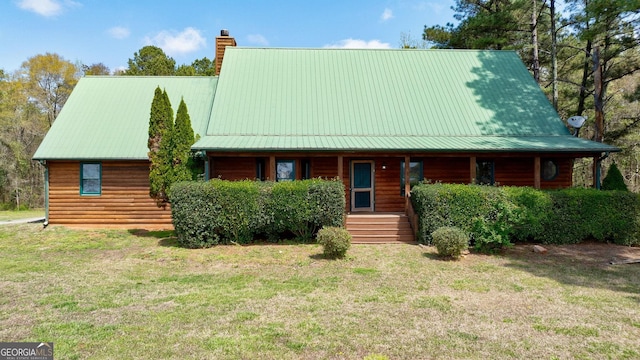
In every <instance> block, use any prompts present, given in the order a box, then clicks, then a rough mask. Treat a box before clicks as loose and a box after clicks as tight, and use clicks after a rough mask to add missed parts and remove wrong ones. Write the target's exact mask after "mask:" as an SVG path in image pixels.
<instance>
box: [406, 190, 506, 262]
mask: <svg viewBox="0 0 640 360" xmlns="http://www.w3.org/2000/svg"><path fill="white" fill-rule="evenodd" d="M411 201H412V204H413V206H414V209H415V211H416V213H417V214H419V229H418V240H419V241H420V242H422V243H426V244H430V243H432V233H433V232H434V231H435V230H436V229H438V228H440V227H443V226H455V227H458V228H460V229H461V230H462V231H464V232H466V233H468V234H471V235H472V240H473V243H474V246H475V247H476V249H478V250H480V251H492V250H495V249H496V248H499V247H502V246H505V245H510V244H511V243H510V237H509V234H510V232H511V227H512V224H513V220H514V219H513V218H514V217H515V216H516V212H514V211H513V210H514V209H513V204H512V203H511V202H510V201H509V199H508V197H507V195H506V193H505V192H504V190H503V188H498V187H495V186H482V185H461V184H433V185H430V184H420V185H418V186H415V187H414V188H413V190H411Z"/></svg>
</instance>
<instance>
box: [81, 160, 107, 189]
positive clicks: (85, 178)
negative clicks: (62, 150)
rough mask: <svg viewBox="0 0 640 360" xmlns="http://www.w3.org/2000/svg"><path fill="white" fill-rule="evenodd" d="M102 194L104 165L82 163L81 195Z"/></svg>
mask: <svg viewBox="0 0 640 360" xmlns="http://www.w3.org/2000/svg"><path fill="white" fill-rule="evenodd" d="M101 193H102V164H100V163H80V195H100V194H101Z"/></svg>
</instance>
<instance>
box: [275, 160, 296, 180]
mask: <svg viewBox="0 0 640 360" xmlns="http://www.w3.org/2000/svg"><path fill="white" fill-rule="evenodd" d="M295 179H296V162H295V161H294V160H277V161H276V181H292V180H295Z"/></svg>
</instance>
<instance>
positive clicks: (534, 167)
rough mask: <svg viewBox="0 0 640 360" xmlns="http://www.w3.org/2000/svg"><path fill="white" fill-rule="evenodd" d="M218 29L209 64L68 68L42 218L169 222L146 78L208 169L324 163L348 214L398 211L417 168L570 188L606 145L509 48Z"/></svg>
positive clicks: (423, 172) (295, 171) (267, 171)
mask: <svg viewBox="0 0 640 360" xmlns="http://www.w3.org/2000/svg"><path fill="white" fill-rule="evenodd" d="M216 43H217V50H216V54H218V55H217V57H218V58H219V59H222V58H223V57H224V62H223V63H222V62H220V63H219V64H218V65H219V66H218V69H219V71H220V73H219V75H218V76H215V77H87V78H83V79H81V80H80V82H79V83H78V85H77V86H76V88H75V89H74V91H73V93H72V95H71V97H70V98H69V101H68V102H67V104H66V105H65V107H64V109H63V110H62V112H61V113H60V116H59V117H58V119H57V120H56V122H55V123H54V125H53V127H52V128H51V130H50V132H49V134H47V136H46V138H45V140H44V141H43V143H42V145H41V146H40V148H39V149H38V151H37V152H36V154H35V155H34V159H36V160H39V161H41V162H42V163H43V164H44V165H45V166H46V169H47V173H46V176H47V181H46V183H47V189H46V191H47V198H48V204H47V219H48V222H49V223H51V224H72V225H86V226H120V227H170V226H171V221H170V220H171V217H170V213H169V210H167V209H158V208H157V207H156V206H155V204H154V202H153V201H152V200H151V199H150V198H148V195H147V193H148V181H146V179H147V177H148V165H149V163H148V159H147V148H146V144H147V127H148V120H149V109H150V106H151V100H152V98H153V91H154V89H155V87H156V86H160V87H161V88H165V89H166V90H167V92H168V94H169V95H170V97H171V102H172V104H173V106H174V107H176V106H177V104H178V102H179V100H180V98H181V97H183V98H184V100H185V102H186V103H187V106H188V108H189V114H190V116H191V121H192V123H193V127H194V131H195V132H196V133H197V134H198V135H199V140H198V141H197V142H196V143H195V144H194V145H193V147H192V149H193V151H196V152H198V153H200V154H201V155H202V156H204V158H205V159H206V166H205V169H206V170H205V177H206V178H222V179H228V180H238V179H260V180H273V181H287V180H294V179H306V178H315V177H323V178H336V177H337V178H340V179H341V180H342V181H343V182H344V185H345V188H346V189H347V191H346V193H345V197H346V200H347V209H346V210H347V211H348V212H353V213H355V212H360V211H362V212H403V211H405V207H406V203H407V201H406V195H407V194H409V192H410V188H411V186H412V184H414V183H415V182H418V181H421V180H430V181H433V182H437V181H440V182H450V183H481V184H491V185H515V186H531V187H535V188H542V189H550V188H562V187H569V186H571V185H572V166H573V161H574V159H576V158H580V157H599V156H601V155H603V154H606V153H608V152H612V151H618V149H617V148H615V147H612V146H609V145H606V144H602V143H596V142H593V141H588V140H585V139H581V138H577V137H574V136H572V135H571V133H570V132H569V130H568V129H567V127H566V126H565V125H564V123H563V121H562V120H561V119H560V117H559V116H558V114H557V113H556V112H555V111H554V109H553V108H552V106H551V105H550V103H549V101H548V100H547V98H546V97H545V95H544V94H543V93H542V91H541V90H540V88H539V87H538V85H537V84H536V82H535V81H534V80H533V78H532V77H531V75H530V74H529V72H528V70H527V69H526V67H525V66H524V64H523V63H522V62H521V61H520V59H519V58H518V56H517V54H516V53H515V52H511V51H475V50H344V49H278V48H239V47H235V41H234V40H233V38H230V37H229V36H228V34H227V33H222V34H221V36H220V37H218V38H217V42H216ZM221 54H222V55H221Z"/></svg>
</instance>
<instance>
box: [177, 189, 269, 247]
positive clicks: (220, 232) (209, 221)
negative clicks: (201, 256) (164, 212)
mask: <svg viewBox="0 0 640 360" xmlns="http://www.w3.org/2000/svg"><path fill="white" fill-rule="evenodd" d="M170 193H171V215H172V218H173V225H174V228H175V231H176V236H177V238H178V242H179V243H180V244H181V245H182V246H185V247H188V248H200V247H210V246H213V245H217V244H219V243H231V242H237V243H247V242H249V241H250V240H252V238H253V234H254V229H256V228H259V227H260V225H261V219H262V218H261V214H262V213H263V212H264V210H263V209H261V207H260V204H261V202H260V201H259V200H258V198H259V196H260V195H261V194H260V191H259V187H258V184H257V183H256V182H253V181H234V182H231V181H222V180H218V179H214V180H211V181H208V182H180V183H176V184H174V185H173V186H172V188H171V192H170Z"/></svg>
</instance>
